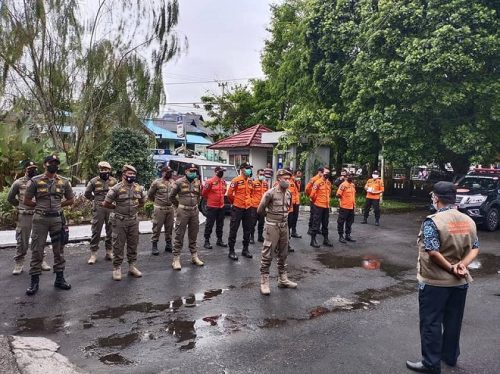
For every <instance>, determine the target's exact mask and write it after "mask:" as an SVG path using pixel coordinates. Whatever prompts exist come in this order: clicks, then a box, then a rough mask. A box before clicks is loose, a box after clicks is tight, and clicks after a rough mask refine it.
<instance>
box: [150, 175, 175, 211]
mask: <svg viewBox="0 0 500 374" xmlns="http://www.w3.org/2000/svg"><path fill="white" fill-rule="evenodd" d="M174 185H175V182H174V181H173V180H172V179H165V178H159V179H156V180H155V181H154V182H153V183H152V184H151V187H149V191H148V199H149V200H151V201H154V203H155V205H158V206H170V205H172V201H171V200H170V194H171V193H172V190H173V189H174Z"/></svg>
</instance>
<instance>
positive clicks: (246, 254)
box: [241, 247, 253, 258]
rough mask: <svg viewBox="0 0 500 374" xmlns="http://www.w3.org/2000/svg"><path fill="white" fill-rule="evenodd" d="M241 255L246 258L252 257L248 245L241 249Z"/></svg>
mask: <svg viewBox="0 0 500 374" xmlns="http://www.w3.org/2000/svg"><path fill="white" fill-rule="evenodd" d="M241 255H242V256H243V257H246V258H252V257H253V256H252V254H251V253H250V251H249V250H248V247H244V248H243V251H241Z"/></svg>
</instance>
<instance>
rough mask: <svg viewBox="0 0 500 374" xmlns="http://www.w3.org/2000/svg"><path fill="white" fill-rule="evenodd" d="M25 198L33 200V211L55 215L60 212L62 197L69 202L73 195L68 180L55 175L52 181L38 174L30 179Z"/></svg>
mask: <svg viewBox="0 0 500 374" xmlns="http://www.w3.org/2000/svg"><path fill="white" fill-rule="evenodd" d="M25 197H27V198H28V199H32V198H33V197H34V198H35V201H36V207H35V210H43V211H44V212H46V213H56V212H60V211H61V202H62V199H63V197H64V198H65V199H66V200H70V199H73V198H74V197H75V195H74V194H73V189H72V188H71V184H70V183H69V180H68V179H66V178H64V177H61V176H60V175H57V174H56V175H55V176H54V178H53V179H50V178H49V177H48V176H47V175H46V174H40V175H37V176H36V177H33V178H31V180H30V181H29V182H28V185H27V187H26V193H25Z"/></svg>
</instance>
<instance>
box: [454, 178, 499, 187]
mask: <svg viewBox="0 0 500 374" xmlns="http://www.w3.org/2000/svg"><path fill="white" fill-rule="evenodd" d="M497 182H498V177H478V176H467V177H465V178H463V179H462V180H461V181H460V182H459V183H458V188H467V189H471V190H494V189H495V188H496V185H497Z"/></svg>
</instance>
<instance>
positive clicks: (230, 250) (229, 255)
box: [227, 248, 238, 261]
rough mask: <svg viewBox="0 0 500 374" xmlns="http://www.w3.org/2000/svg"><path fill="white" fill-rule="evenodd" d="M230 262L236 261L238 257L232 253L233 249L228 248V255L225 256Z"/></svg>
mask: <svg viewBox="0 0 500 374" xmlns="http://www.w3.org/2000/svg"><path fill="white" fill-rule="evenodd" d="M227 257H229V258H230V259H231V260H233V261H238V256H237V255H236V253H234V248H229V254H228V255H227Z"/></svg>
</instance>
